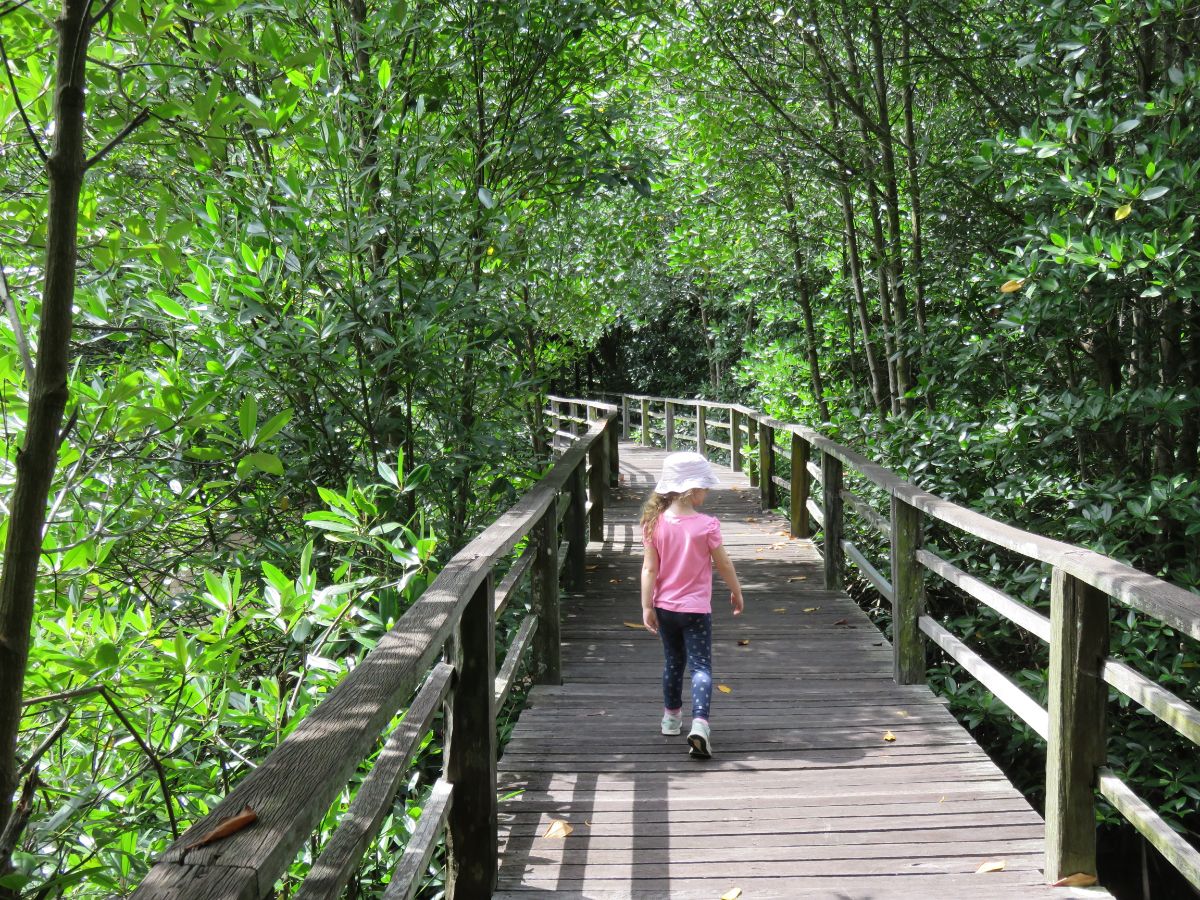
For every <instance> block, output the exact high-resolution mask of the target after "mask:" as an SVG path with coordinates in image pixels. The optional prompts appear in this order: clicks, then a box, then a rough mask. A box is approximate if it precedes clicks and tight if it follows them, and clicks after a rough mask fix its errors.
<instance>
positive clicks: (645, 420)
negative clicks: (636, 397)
mask: <svg viewBox="0 0 1200 900" xmlns="http://www.w3.org/2000/svg"><path fill="white" fill-rule="evenodd" d="M640 399H641V403H642V418H641V432H642V440H641V445H642V446H643V447H649V446H650V401H649V400H648V399H647V398H645V397H642V398H640Z"/></svg>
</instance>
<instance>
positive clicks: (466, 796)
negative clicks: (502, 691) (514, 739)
mask: <svg viewBox="0 0 1200 900" xmlns="http://www.w3.org/2000/svg"><path fill="white" fill-rule="evenodd" d="M492 598H493V587H492V576H491V574H490V573H489V574H488V577H487V578H486V579H484V581H483V583H482V584H481V585H480V586H479V587H478V588H477V589H476V591H475V593H474V594H472V595H471V599H470V600H469V601H468V602H467V606H466V609H464V610H463V615H462V620H461V622H460V623H459V627H458V639H457V640H456V641H453V642H452V647H451V652H452V655H453V658H454V665H455V669H456V672H457V678H456V680H455V685H454V690H453V691H452V692H451V693H450V695H449V698H448V699H447V701H446V707H447V708H446V715H445V721H446V747H445V751H444V753H445V767H446V780H447V781H449V782H450V783H451V784H453V785H454V794H453V798H454V802H453V804H452V805H451V807H450V815H449V817H448V818H447V820H446V845H447V851H446V896H447V897H448V898H450V900H470V898H474V897H490V896H491V895H492V892H493V891H494V890H495V889H496V868H497V857H496V833H497V815H496V709H495V700H494V695H493V692H494V691H495V688H496V637H495V621H496V619H495V612H494V610H493V606H492Z"/></svg>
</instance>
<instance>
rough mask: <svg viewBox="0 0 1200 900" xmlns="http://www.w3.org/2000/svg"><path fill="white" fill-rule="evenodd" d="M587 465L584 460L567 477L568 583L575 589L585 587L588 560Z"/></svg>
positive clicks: (568, 585)
mask: <svg viewBox="0 0 1200 900" xmlns="http://www.w3.org/2000/svg"><path fill="white" fill-rule="evenodd" d="M586 479H587V466H586V465H585V464H584V462H583V460H580V462H579V465H578V466H576V467H575V469H574V470H572V472H571V474H570V476H569V477H568V479H567V484H566V490H567V491H568V492H569V493H570V495H571V505H570V507H568V509H567V525H566V539H567V571H566V578H565V580H566V584H567V587H569V588H570V589H571V590H573V591H577V590H579V589H580V588H582V587H583V579H584V565H585V564H586V561H587V542H588V527H587V521H588V509H587V506H588V498H587V480H586Z"/></svg>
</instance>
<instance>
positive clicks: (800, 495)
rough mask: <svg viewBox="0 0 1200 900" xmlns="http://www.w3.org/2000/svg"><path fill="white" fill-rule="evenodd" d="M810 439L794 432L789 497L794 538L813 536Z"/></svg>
mask: <svg viewBox="0 0 1200 900" xmlns="http://www.w3.org/2000/svg"><path fill="white" fill-rule="evenodd" d="M808 453H809V450H808V441H806V440H805V439H804V438H802V437H800V435H798V434H796V433H795V432H792V479H791V480H792V495H791V497H789V498H788V506H789V511H790V512H791V519H792V522H791V525H792V527H791V532H792V537H794V538H807V537H811V536H812V531H811V529H809V527H808V495H809V490H810V489H809V484H808V478H809V475H808Z"/></svg>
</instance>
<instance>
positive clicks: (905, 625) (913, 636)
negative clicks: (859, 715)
mask: <svg viewBox="0 0 1200 900" xmlns="http://www.w3.org/2000/svg"><path fill="white" fill-rule="evenodd" d="M921 530H922V522H921V513H920V511H919V510H916V509H914V508H913V507H911V506H909V505H908V504H907V503H905V502H904V501H903V500H901V499H899V498H898V497H893V498H892V521H891V526H890V531H891V541H890V549H891V563H892V584H891V585H889V587H892V589H893V596H892V650H893V652H894V653H895V664H894V666H893V668H892V677H894V678H895V679H896V682H897V683H898V684H920V683H922V682H924V681H925V642H924V641H923V640H922V639H921V626H920V618H921V616H922V615H923V614H924V612H925V573H924V572H923V571H921V567H920V566H919V565H918V564H917V559H916V554H917V552H918V551H919V550H920V549H921V541H922V533H921Z"/></svg>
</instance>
